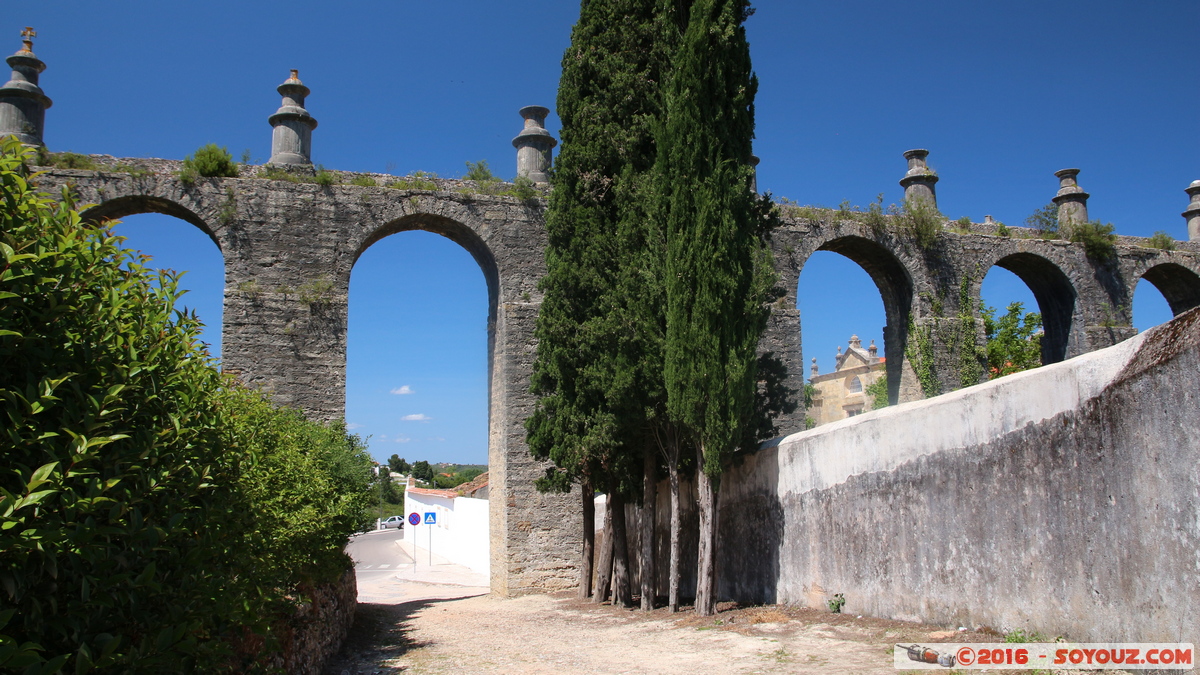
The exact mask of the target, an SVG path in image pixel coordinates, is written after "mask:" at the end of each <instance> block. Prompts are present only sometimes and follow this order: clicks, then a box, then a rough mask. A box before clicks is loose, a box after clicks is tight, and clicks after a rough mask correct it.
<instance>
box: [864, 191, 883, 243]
mask: <svg viewBox="0 0 1200 675" xmlns="http://www.w3.org/2000/svg"><path fill="white" fill-rule="evenodd" d="M863 222H864V223H866V225H867V227H869V228H871V232H872V233H874V234H875V235H881V234H883V233H884V232H886V231H887V219H886V218H884V217H883V193H882V192H880V193H879V195H878V196H876V197H875V201H873V202H871V203H870V204H868V205H867V212H866V214H865V215H864V216H863Z"/></svg>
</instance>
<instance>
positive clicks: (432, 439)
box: [425, 436, 446, 443]
mask: <svg viewBox="0 0 1200 675" xmlns="http://www.w3.org/2000/svg"><path fill="white" fill-rule="evenodd" d="M425 440H427V441H437V442H439V443H441V442H445V440H446V439H444V438H442V437H441V436H434V437H432V438H427V439H425Z"/></svg>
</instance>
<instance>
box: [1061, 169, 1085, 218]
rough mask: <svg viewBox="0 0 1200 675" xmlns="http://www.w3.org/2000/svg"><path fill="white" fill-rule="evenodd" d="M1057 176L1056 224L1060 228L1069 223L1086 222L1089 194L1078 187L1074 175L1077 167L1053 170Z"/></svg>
mask: <svg viewBox="0 0 1200 675" xmlns="http://www.w3.org/2000/svg"><path fill="white" fill-rule="evenodd" d="M1054 175H1055V176H1057V177H1058V181H1059V187H1058V194H1057V195H1055V196H1054V203H1055V204H1058V225H1059V228H1060V229H1061V228H1062V227H1064V226H1067V225H1068V224H1069V223H1086V222H1087V221H1088V212H1087V200H1088V197H1089V196H1090V195H1088V193H1086V192H1084V191H1083V188H1081V187H1079V183H1078V182H1077V181H1076V179H1075V177H1076V176H1078V175H1079V169H1062V170H1061V171H1055V172H1054Z"/></svg>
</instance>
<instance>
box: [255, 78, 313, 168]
mask: <svg viewBox="0 0 1200 675" xmlns="http://www.w3.org/2000/svg"><path fill="white" fill-rule="evenodd" d="M298 74H299V71H296V70H293V71H292V75H291V77H289V78H288V79H286V80H284V82H283V84H281V85H279V87H278V89H277V91H278V92H279V93H280V95H282V96H283V105H281V106H280V107H279V110H276V111H275V114H274V115H271V116H270V117H269V118H267V121H268V122H270V123H271V126H272V127H274V131H272V133H271V159H270V160H269V161H268V162H267V163H268V164H284V165H290V166H307V165H311V164H312V130H313V129H316V128H317V120H316V119H314V118H313V116H312V115H309V114H308V111H307V110H305V109H304V97H306V96H308V94H309V89H308V87H306V86H304V83H303V82H301V81H300V78H299V77H297V75H298Z"/></svg>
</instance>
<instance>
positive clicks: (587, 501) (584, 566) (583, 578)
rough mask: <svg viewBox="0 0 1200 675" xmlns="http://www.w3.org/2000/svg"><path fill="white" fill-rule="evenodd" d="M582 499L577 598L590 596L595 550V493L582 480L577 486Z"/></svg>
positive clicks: (588, 483) (589, 482) (588, 484)
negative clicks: (581, 540)
mask: <svg viewBox="0 0 1200 675" xmlns="http://www.w3.org/2000/svg"><path fill="white" fill-rule="evenodd" d="M579 491H580V492H581V493H582V499H583V560H581V561H580V565H579V597H580V598H587V597H590V596H591V594H592V572H593V568H592V564H593V552H594V551H595V548H596V491H595V490H593V489H592V483H591V481H589V480H586V479H585V480H584V481H583V483H582V484H581V485H580V486H579Z"/></svg>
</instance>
